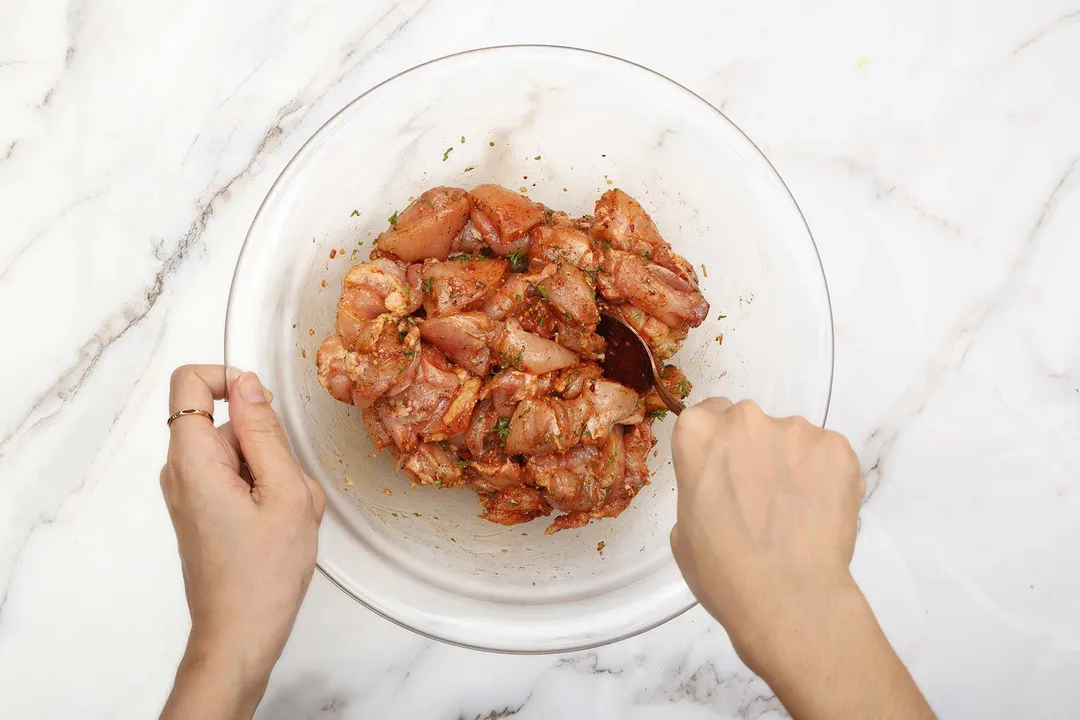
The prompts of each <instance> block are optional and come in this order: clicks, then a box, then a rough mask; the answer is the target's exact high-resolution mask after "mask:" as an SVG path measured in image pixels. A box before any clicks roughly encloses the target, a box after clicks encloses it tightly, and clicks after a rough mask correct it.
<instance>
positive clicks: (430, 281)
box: [423, 278, 435, 292]
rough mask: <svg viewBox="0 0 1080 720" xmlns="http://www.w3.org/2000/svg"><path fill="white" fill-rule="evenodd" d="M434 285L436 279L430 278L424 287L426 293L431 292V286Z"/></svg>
mask: <svg viewBox="0 0 1080 720" xmlns="http://www.w3.org/2000/svg"><path fill="white" fill-rule="evenodd" d="M434 284H435V278H428V279H427V280H425V281H424V285H423V290H424V292H431V286H432V285H434Z"/></svg>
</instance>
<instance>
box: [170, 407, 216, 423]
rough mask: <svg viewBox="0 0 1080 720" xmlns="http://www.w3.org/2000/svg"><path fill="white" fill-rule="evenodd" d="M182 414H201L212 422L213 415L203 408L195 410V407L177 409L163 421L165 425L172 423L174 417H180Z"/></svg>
mask: <svg viewBox="0 0 1080 720" xmlns="http://www.w3.org/2000/svg"><path fill="white" fill-rule="evenodd" d="M183 415H202V416H203V417H204V418H206V419H207V420H209V421H210V424H211V425H213V424H214V416H213V415H211V414H210V413H208V412H206V411H205V410H196V409H195V408H188V409H186V410H177V411H176V412H174V413H173V414H172V415H170V416H169V419H168V420H166V421H165V424H166V425H172V421H173V420H175V419H176V418H178V417H181V416H183Z"/></svg>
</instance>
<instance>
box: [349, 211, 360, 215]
mask: <svg viewBox="0 0 1080 720" xmlns="http://www.w3.org/2000/svg"><path fill="white" fill-rule="evenodd" d="M359 215H360V211H359V210H353V211H352V213H351V214H350V215H349V217H358V216H359Z"/></svg>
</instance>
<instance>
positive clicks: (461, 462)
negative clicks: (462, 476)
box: [454, 460, 469, 467]
mask: <svg viewBox="0 0 1080 720" xmlns="http://www.w3.org/2000/svg"><path fill="white" fill-rule="evenodd" d="M454 464H455V465H457V466H458V467H468V466H469V463H467V462H465V461H464V460H455V461H454Z"/></svg>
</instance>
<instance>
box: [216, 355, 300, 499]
mask: <svg viewBox="0 0 1080 720" xmlns="http://www.w3.org/2000/svg"><path fill="white" fill-rule="evenodd" d="M270 397H271V395H270V392H269V391H268V390H266V389H265V388H263V386H262V383H261V382H259V378H258V376H256V375H255V373H253V372H245V373H243V374H241V375H240V377H238V378H237V379H236V382H234V383H233V384H232V387H230V388H229V421H230V424H231V425H232V428H233V432H234V433H235V434H236V440H237V442H239V443H240V450H241V452H242V453H243V455H244V461H245V462H246V463H247V466H248V468H249V469H250V470H251V476H252V479H253V480H254V483H255V487H273V486H290V485H294V484H295V485H297V486H300V487H302V486H303V485H302V483H303V482H304V480H303V478H304V475H303V473H302V472H301V471H300V466H299V465H297V464H296V460H295V459H294V458H293V455H292V451H291V450H290V449H289V442H288V440H286V439H285V431H284V430H283V429H282V427H281V421H280V420H278V416H277V413H275V412H274V409H273V408H272V407H270V403H269V399H270Z"/></svg>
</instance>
